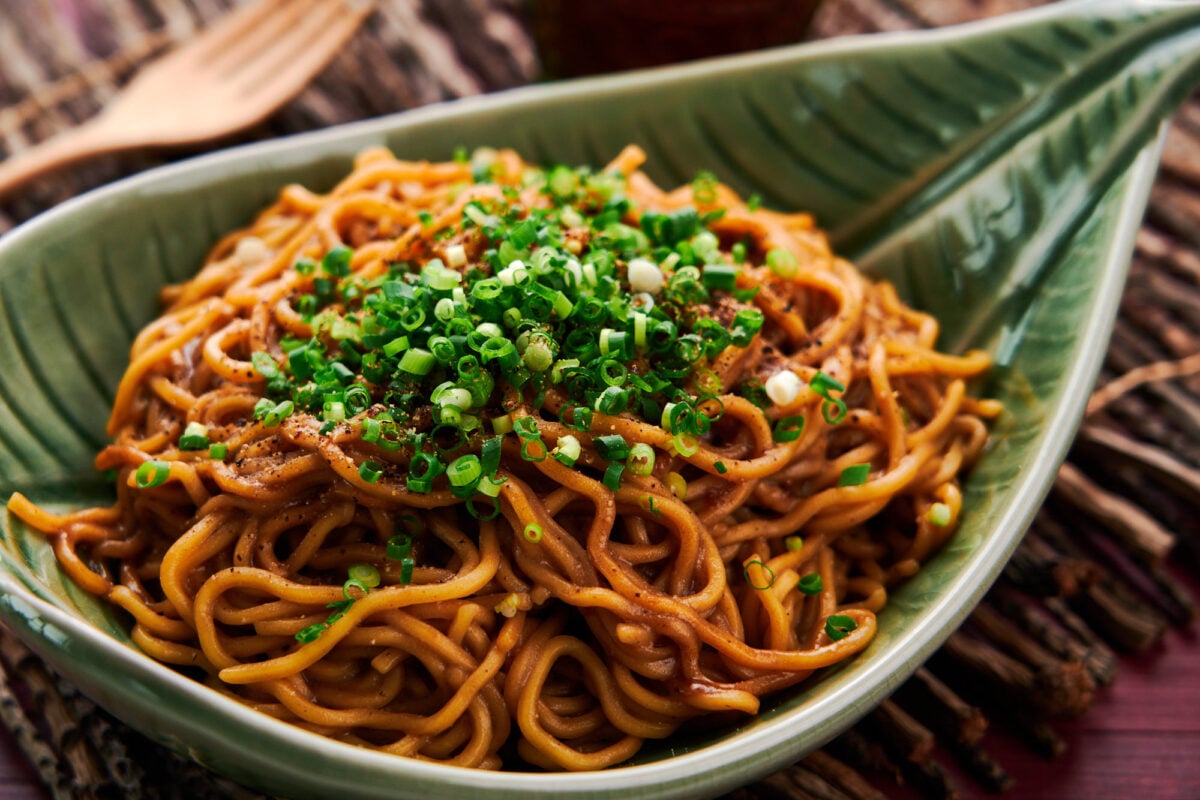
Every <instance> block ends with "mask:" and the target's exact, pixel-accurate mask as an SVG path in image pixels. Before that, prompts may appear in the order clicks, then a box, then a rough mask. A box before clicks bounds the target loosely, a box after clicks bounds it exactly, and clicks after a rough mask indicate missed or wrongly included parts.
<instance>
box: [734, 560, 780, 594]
mask: <svg viewBox="0 0 1200 800" xmlns="http://www.w3.org/2000/svg"><path fill="white" fill-rule="evenodd" d="M755 564H757V565H758V566H760V567H762V569H763V571H764V572H766V573H767V582H766V583H765V584H761V585H760V584H757V583H755V582H754V581H753V580H752V579H751V577H750V567H752V566H754V565H755ZM742 575H743V577H744V578H745V579H746V584H747V585H748V586H749V587H750V588H751V589H757V590H758V591H760V592H762V591H765V590H767V589H770V588H771V587H772V586H774V585H775V570H773V569H771V568H770V567H769V566H767V565H766V564H764V563H763V562H762V561H761V560H759V559H757V558H756V559H754V560H753V561H748V562H746V565H745V566H743V567H742Z"/></svg>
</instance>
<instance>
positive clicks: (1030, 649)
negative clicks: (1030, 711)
mask: <svg viewBox="0 0 1200 800" xmlns="http://www.w3.org/2000/svg"><path fill="white" fill-rule="evenodd" d="M970 624H971V626H972V627H973V628H975V629H976V630H977V631H979V632H980V633H981V634H982V635H984V636H985V637H986V638H987V639H988V640H989V641H990V642H992V643H994V644H996V645H999V647H1000V648H1001V649H1002V650H1003V651H1004V652H1005V653H1007V654H1009V655H1011V656H1013V657H1014V658H1016V659H1018V660H1019V661H1021V662H1022V663H1024V664H1026V665H1028V666H1029V667H1031V668H1032V669H1033V670H1034V687H1033V692H1032V696H1031V697H1032V700H1033V701H1034V703H1035V704H1036V705H1038V707H1039V708H1040V709H1041V710H1042V711H1043V712H1044V713H1045V714H1047V715H1049V716H1051V717H1078V716H1080V715H1082V714H1083V713H1085V712H1086V711H1087V710H1088V708H1090V707H1091V705H1092V697H1093V695H1094V689H1095V688H1096V684H1095V682H1094V681H1093V680H1092V677H1091V675H1090V674H1088V671H1087V669H1086V668H1085V667H1084V666H1083V663H1082V662H1080V661H1063V660H1061V659H1059V658H1056V657H1055V656H1054V654H1053V653H1051V652H1050V651H1048V650H1046V649H1044V648H1043V647H1041V646H1040V645H1039V644H1038V643H1037V642H1036V641H1035V640H1033V639H1032V638H1030V637H1029V636H1026V635H1025V634H1024V632H1022V630H1021V629H1020V628H1019V627H1017V626H1016V625H1014V624H1013V623H1012V622H1009V621H1008V620H1007V619H1005V618H1004V617H1003V616H1001V615H1000V614H999V613H998V612H997V611H996V610H995V609H994V608H993V607H992V606H990V605H988V604H987V603H986V602H985V603H983V604H981V605H980V606H979V607H978V608H976V609H975V611H974V612H973V613H972V614H971V618H970Z"/></svg>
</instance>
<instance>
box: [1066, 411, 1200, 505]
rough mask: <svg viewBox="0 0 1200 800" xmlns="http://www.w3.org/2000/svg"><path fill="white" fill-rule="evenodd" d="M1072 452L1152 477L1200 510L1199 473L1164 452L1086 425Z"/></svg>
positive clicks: (1095, 426)
mask: <svg viewBox="0 0 1200 800" xmlns="http://www.w3.org/2000/svg"><path fill="white" fill-rule="evenodd" d="M1072 451H1073V452H1074V451H1079V452H1081V453H1083V454H1086V455H1088V456H1090V459H1091V460H1093V461H1096V462H1098V463H1104V462H1105V461H1107V460H1108V459H1116V460H1118V461H1119V462H1120V463H1122V464H1126V465H1129V466H1131V467H1134V468H1135V469H1137V470H1138V471H1140V472H1143V473H1149V474H1151V475H1153V476H1154V478H1155V479H1156V480H1158V481H1159V482H1161V483H1162V484H1163V485H1164V486H1165V487H1166V488H1168V489H1170V491H1171V492H1172V493H1173V494H1175V495H1179V496H1180V497H1181V498H1182V499H1183V500H1184V501H1185V502H1190V503H1191V504H1192V505H1193V507H1196V508H1200V469H1196V468H1194V467H1190V466H1188V465H1187V464H1185V463H1183V462H1182V461H1180V460H1179V459H1178V458H1176V457H1175V456H1174V455H1172V454H1171V453H1170V452H1168V451H1167V450H1165V449H1163V448H1160V447H1155V446H1154V445H1152V444H1146V443H1145V442H1139V441H1137V440H1136V439H1134V438H1132V437H1130V436H1127V435H1126V434H1123V433H1121V432H1120V431H1115V430H1113V429H1111V428H1108V427H1102V426H1100V425H1093V424H1085V425H1084V426H1083V427H1081V428H1080V429H1079V435H1078V437H1077V438H1076V440H1075V444H1074V446H1073V448H1072Z"/></svg>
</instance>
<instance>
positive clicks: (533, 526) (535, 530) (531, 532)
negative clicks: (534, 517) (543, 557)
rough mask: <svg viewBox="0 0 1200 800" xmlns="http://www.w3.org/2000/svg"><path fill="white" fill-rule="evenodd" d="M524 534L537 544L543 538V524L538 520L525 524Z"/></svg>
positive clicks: (527, 538)
mask: <svg viewBox="0 0 1200 800" xmlns="http://www.w3.org/2000/svg"><path fill="white" fill-rule="evenodd" d="M523 535H524V537H525V540H526V541H529V542H533V543H534V544H537V543H538V542H540V541H541V540H542V526H541V525H538V524H537V523H536V522H530V523H529V524H527V525H526V526H525V530H524V531H523Z"/></svg>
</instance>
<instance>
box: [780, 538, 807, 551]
mask: <svg viewBox="0 0 1200 800" xmlns="http://www.w3.org/2000/svg"><path fill="white" fill-rule="evenodd" d="M783 544H784V545H785V546H786V547H787V549H788V550H790V551H791V552H793V553H796V552H799V551H801V550H803V549H804V539H803V538H801V537H799V536H789V537H787V538H786V539H784V540H783Z"/></svg>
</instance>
